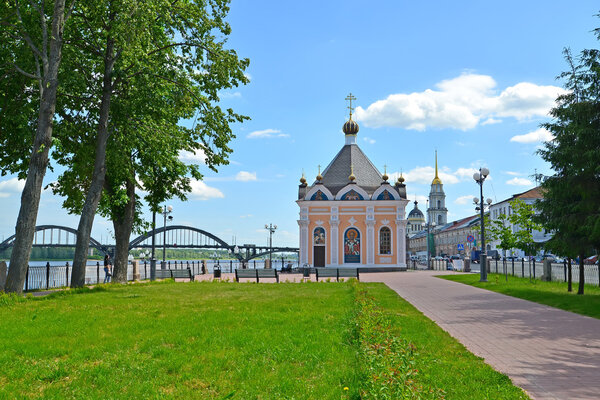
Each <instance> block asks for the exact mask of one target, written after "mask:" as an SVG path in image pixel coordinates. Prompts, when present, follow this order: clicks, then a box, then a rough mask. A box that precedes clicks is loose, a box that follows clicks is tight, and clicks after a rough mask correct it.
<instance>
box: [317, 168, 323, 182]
mask: <svg viewBox="0 0 600 400" xmlns="http://www.w3.org/2000/svg"><path fill="white" fill-rule="evenodd" d="M322 180H323V175H321V166H320V165H319V173H318V174H317V183H321V181H322Z"/></svg>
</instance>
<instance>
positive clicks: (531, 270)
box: [432, 259, 600, 286]
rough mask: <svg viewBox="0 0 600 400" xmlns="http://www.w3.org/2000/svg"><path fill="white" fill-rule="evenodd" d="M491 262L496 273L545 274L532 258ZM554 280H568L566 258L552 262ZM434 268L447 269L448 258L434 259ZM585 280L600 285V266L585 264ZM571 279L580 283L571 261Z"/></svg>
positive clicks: (474, 265) (539, 263) (518, 274)
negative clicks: (562, 260) (559, 261)
mask: <svg viewBox="0 0 600 400" xmlns="http://www.w3.org/2000/svg"><path fill="white" fill-rule="evenodd" d="M488 261H489V262H490V266H489V272H492V273H496V274H507V275H511V276H517V277H521V278H529V277H531V278H533V279H536V278H537V279H541V278H542V275H544V263H543V262H540V261H537V262H536V261H535V260H530V261H525V260H522V259H521V260H493V259H488ZM551 265H552V280H553V281H560V282H567V278H568V276H567V275H568V266H567V261H566V260H565V261H564V262H562V263H552V264H551ZM432 268H433V269H435V270H445V269H447V261H446V260H432ZM471 269H472V270H473V269H475V270H478V269H479V264H471ZM583 274H584V280H585V283H586V284H590V285H598V286H600V266H599V265H595V264H585V265H584V266H583ZM571 279H572V281H573V283H579V264H576V263H575V261H572V262H571Z"/></svg>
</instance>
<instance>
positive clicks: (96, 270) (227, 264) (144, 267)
mask: <svg viewBox="0 0 600 400" xmlns="http://www.w3.org/2000/svg"><path fill="white" fill-rule="evenodd" d="M289 264H291V268H293V269H295V268H297V267H298V261H297V260H286V259H280V260H277V262H275V260H273V267H274V268H276V269H278V270H281V269H282V268H284V269H287V268H288V265H289ZM217 266H218V267H219V268H221V270H222V272H230V273H233V271H235V270H236V269H245V268H249V267H250V264H249V263H248V262H242V261H238V260H215V261H209V260H179V261H168V262H167V268H168V269H171V268H172V269H187V268H189V269H190V271H192V274H193V275H202V274H206V273H212V272H213V270H214V268H215V267H217ZM252 266H253V267H254V268H263V267H264V261H262V260H258V263H257V260H253V263H252ZM157 268H160V263H159V262H157ZM72 272H73V267H72V265H70V264H69V263H68V262H65V263H64V264H63V263H61V264H51V263H50V262H47V263H46V265H39V266H38V265H36V266H33V265H30V266H29V267H28V268H27V272H26V275H25V284H24V290H25V291H32V290H49V289H56V288H61V287H67V286H69V284H70V283H71V282H70V278H71V274H72ZM138 273H139V274H140V279H150V262H149V261H147V260H145V261H139V262H138ZM133 274H134V271H133V264H132V263H129V264H128V267H127V280H128V281H132V280H133V278H134V276H133ZM105 276H106V275H105V272H104V266H103V265H100V262H98V261H96V262H94V263H88V265H87V266H86V273H85V283H86V284H92V285H93V284H97V283H102V282H104V279H105Z"/></svg>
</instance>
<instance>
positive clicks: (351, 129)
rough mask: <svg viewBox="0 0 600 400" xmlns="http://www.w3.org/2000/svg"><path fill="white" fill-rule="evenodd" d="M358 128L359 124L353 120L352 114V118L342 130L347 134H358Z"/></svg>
mask: <svg viewBox="0 0 600 400" xmlns="http://www.w3.org/2000/svg"><path fill="white" fill-rule="evenodd" d="M358 129H359V128H358V124H357V123H356V121H353V120H352V116H350V119H349V120H348V121H346V122H345V123H344V126H343V127H342V130H343V131H344V134H346V135H356V134H357V133H358Z"/></svg>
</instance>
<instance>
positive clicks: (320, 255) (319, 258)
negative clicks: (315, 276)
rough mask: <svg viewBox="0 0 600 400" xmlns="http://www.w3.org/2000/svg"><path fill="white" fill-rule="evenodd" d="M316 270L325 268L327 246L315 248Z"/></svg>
mask: <svg viewBox="0 0 600 400" xmlns="http://www.w3.org/2000/svg"><path fill="white" fill-rule="evenodd" d="M314 249H315V252H314V256H315V268H318V267H324V266H325V246H314Z"/></svg>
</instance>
